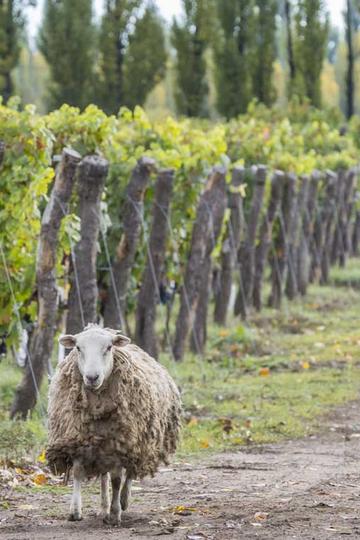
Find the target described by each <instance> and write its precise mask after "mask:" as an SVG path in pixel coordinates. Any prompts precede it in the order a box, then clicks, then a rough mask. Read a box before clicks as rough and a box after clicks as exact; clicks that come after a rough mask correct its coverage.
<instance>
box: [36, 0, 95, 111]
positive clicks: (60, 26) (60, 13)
mask: <svg viewBox="0 0 360 540" xmlns="http://www.w3.org/2000/svg"><path fill="white" fill-rule="evenodd" d="M94 39H95V33H94V27H93V22H92V0H77V1H76V2H73V0H46V2H45V11H44V19H43V23H42V27H41V30H40V34H39V48H40V50H41V52H42V54H43V55H44V57H45V59H46V61H47V62H48V64H49V67H50V73H51V79H52V80H51V85H50V88H49V93H50V105H51V107H59V106H60V105H62V104H63V103H69V104H70V105H75V106H78V107H84V106H85V105H87V103H88V102H89V101H90V100H91V99H92V95H91V94H90V89H91V88H92V84H91V83H92V71H93V65H94V55H93V43H94Z"/></svg>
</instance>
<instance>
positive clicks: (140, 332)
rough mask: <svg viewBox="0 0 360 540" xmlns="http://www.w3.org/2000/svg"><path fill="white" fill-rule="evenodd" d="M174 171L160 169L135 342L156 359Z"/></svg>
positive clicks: (139, 302) (138, 306) (137, 313)
mask: <svg viewBox="0 0 360 540" xmlns="http://www.w3.org/2000/svg"><path fill="white" fill-rule="evenodd" d="M173 180H174V171H173V170H172V169H164V170H161V171H160V172H159V175H158V178H157V181H156V184H155V195H154V204H153V220H152V226H151V233H150V239H149V245H148V255H147V260H146V266H145V270H144V273H143V276H142V280H141V288H140V292H139V295H138V300H137V308H136V329H135V342H136V343H137V345H139V346H140V347H142V348H143V349H144V350H145V351H146V352H148V353H149V354H150V355H151V356H153V357H154V358H157V356H158V345H157V339H156V334H155V318H156V304H157V303H158V302H159V301H160V293H159V288H160V283H161V281H162V279H163V278H164V272H165V268H164V265H165V248H166V239H167V236H168V233H169V222H168V219H169V207H170V200H171V195H172V190H173Z"/></svg>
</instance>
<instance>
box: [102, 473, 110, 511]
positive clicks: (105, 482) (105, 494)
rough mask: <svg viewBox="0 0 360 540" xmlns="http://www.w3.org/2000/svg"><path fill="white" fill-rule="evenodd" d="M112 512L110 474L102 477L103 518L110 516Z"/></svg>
mask: <svg viewBox="0 0 360 540" xmlns="http://www.w3.org/2000/svg"><path fill="white" fill-rule="evenodd" d="M109 511H110V492H109V473H105V474H102V475H101V514H102V516H103V518H106V517H107V516H108V515H109Z"/></svg>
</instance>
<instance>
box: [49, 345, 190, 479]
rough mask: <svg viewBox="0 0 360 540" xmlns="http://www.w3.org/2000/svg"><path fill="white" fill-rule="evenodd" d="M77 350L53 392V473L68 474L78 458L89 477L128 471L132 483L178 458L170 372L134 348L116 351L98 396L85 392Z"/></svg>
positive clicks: (177, 408) (176, 400) (177, 406)
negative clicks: (175, 456)
mask: <svg viewBox="0 0 360 540" xmlns="http://www.w3.org/2000/svg"><path fill="white" fill-rule="evenodd" d="M77 355H78V352H77V350H76V349H73V350H72V351H71V352H70V354H69V355H68V356H67V358H66V359H65V360H64V361H63V362H62V363H61V364H59V366H58V369H57V372H56V374H55V375H54V378H53V379H52V382H51V385H50V389H49V406H48V413H49V443H48V448H47V452H46V455H47V459H48V462H49V465H50V467H51V469H52V470H53V471H54V472H55V473H57V474H61V473H63V472H67V471H68V470H69V468H70V467H71V466H72V464H73V462H74V459H76V458H80V459H81V461H82V463H83V465H84V468H85V472H86V474H87V476H89V477H90V476H95V475H98V474H103V473H105V472H108V471H109V470H112V469H114V468H115V467H124V468H126V471H127V476H128V477H129V478H142V477H144V476H146V475H148V474H150V475H153V474H154V473H155V472H156V470H157V468H158V467H159V465H160V464H161V463H165V464H167V463H168V458H169V455H170V454H172V453H173V452H175V449H176V444H177V441H178V437H179V431H180V416H181V402H180V396H179V392H178V389H177V387H176V385H175V383H174V381H173V380H172V379H171V377H170V375H169V374H168V372H167V371H166V370H165V368H163V367H162V366H161V365H160V364H159V363H158V362H156V361H155V360H154V359H153V358H151V357H150V356H149V355H148V354H146V353H145V352H144V351H143V350H142V349H140V348H139V347H137V346H136V345H133V344H129V345H126V346H125V347H121V349H120V348H116V347H114V351H113V356H114V367H113V371H112V373H111V375H110V377H109V378H108V379H107V380H106V381H105V382H104V384H103V385H102V386H101V388H100V389H99V390H96V391H93V390H89V389H87V388H86V387H85V386H84V384H83V379H82V376H81V374H80V371H79V369H78V366H77V361H76V360H77Z"/></svg>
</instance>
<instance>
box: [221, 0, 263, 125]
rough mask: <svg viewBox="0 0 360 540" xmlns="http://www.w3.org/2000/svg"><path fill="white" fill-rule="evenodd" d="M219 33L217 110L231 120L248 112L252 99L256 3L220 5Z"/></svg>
mask: <svg viewBox="0 0 360 540" xmlns="http://www.w3.org/2000/svg"><path fill="white" fill-rule="evenodd" d="M217 7H218V23H219V32H218V39H217V40H216V41H215V42H214V50H215V60H216V62H215V65H216V68H215V80H216V88H217V107H218V110H219V112H220V113H221V114H223V115H224V116H226V117H227V118H231V117H232V116H236V115H238V114H239V113H242V112H245V111H246V108H247V106H248V104H249V101H250V99H251V97H252V92H251V89H252V85H251V82H252V81H251V69H252V68H251V48H252V44H253V29H254V27H253V23H254V2H253V0H236V1H234V0H222V1H221V2H218V3H217Z"/></svg>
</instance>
